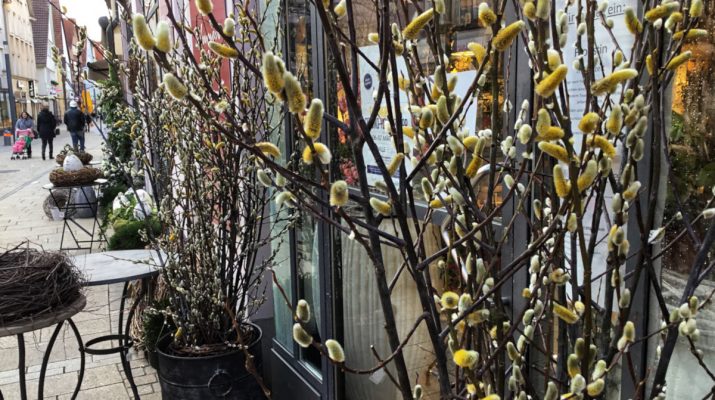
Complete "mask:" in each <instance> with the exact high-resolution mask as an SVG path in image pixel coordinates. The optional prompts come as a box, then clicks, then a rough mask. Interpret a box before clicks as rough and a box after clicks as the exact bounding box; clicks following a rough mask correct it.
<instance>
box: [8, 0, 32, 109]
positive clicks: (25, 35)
mask: <svg viewBox="0 0 715 400" xmlns="http://www.w3.org/2000/svg"><path fill="white" fill-rule="evenodd" d="M31 3H32V2H31V0H13V1H10V2H7V1H6V2H5V3H4V9H5V20H6V29H7V32H8V47H9V52H10V68H11V71H12V90H13V92H14V95H15V108H16V111H17V114H18V115H19V114H20V113H22V112H23V111H27V112H28V113H30V115H32V116H33V117H34V116H35V115H36V114H37V111H39V106H38V104H37V103H38V101H37V100H35V96H36V93H37V87H36V86H37V81H36V80H35V73H36V64H35V45H34V38H33V35H32V23H33V8H32V4H31ZM33 100H34V101H33Z"/></svg>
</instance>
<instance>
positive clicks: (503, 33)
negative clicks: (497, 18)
mask: <svg viewBox="0 0 715 400" xmlns="http://www.w3.org/2000/svg"><path fill="white" fill-rule="evenodd" d="M482 4H485V3H482ZM523 28H524V21H516V22H514V23H512V24H510V25H508V26H507V27H505V28H504V29H501V30H499V32H497V35H496V36H495V37H494V40H493V41H492V45H493V46H494V48H495V49H497V51H504V50H506V49H508V48H509V46H511V44H512V42H513V41H514V39H515V38H516V37H517V36H518V35H519V32H521V30H522V29H523Z"/></svg>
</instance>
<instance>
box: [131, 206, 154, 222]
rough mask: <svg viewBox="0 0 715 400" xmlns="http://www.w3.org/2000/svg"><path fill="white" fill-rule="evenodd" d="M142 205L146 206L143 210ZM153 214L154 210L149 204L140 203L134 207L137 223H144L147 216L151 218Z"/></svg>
mask: <svg viewBox="0 0 715 400" xmlns="http://www.w3.org/2000/svg"><path fill="white" fill-rule="evenodd" d="M142 204H143V205H144V207H143V208H142ZM151 214H152V210H151V206H150V205H149V204H146V203H141V202H138V203H137V204H136V205H135V206H134V218H136V220H137V221H143V220H144V219H146V217H147V216H150V215H151Z"/></svg>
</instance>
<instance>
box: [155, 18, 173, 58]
mask: <svg viewBox="0 0 715 400" xmlns="http://www.w3.org/2000/svg"><path fill="white" fill-rule="evenodd" d="M170 31H171V28H170V27H169V23H168V22H166V21H160V22H159V23H158V24H157V25H156V38H155V43H156V49H157V50H159V51H161V52H163V53H168V52H170V51H171V36H170Z"/></svg>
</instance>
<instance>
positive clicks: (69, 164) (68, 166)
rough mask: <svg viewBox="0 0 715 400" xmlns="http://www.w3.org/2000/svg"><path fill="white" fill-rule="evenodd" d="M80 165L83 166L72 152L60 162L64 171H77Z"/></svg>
mask: <svg viewBox="0 0 715 400" xmlns="http://www.w3.org/2000/svg"><path fill="white" fill-rule="evenodd" d="M82 167H84V165H82V161H81V160H80V159H79V158H78V157H77V156H76V155H74V154H70V155H68V156H67V157H65V161H64V163H62V168H64V170H65V171H79V170H80V169H82Z"/></svg>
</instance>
